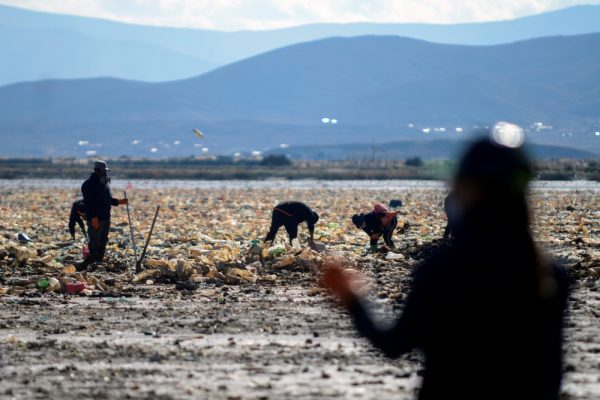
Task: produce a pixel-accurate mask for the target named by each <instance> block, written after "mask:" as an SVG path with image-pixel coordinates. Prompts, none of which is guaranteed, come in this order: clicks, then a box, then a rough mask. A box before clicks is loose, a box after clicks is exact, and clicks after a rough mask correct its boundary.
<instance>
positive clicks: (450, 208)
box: [444, 192, 458, 239]
mask: <svg viewBox="0 0 600 400" xmlns="http://www.w3.org/2000/svg"><path fill="white" fill-rule="evenodd" d="M444 212H445V213H446V219H447V220H448V222H447V223H446V229H445V230H444V239H452V238H453V237H454V231H455V230H456V219H457V215H456V214H457V212H458V210H457V205H456V199H455V198H454V193H453V192H450V193H448V196H446V198H445V199H444Z"/></svg>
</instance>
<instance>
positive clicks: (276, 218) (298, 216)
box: [264, 201, 319, 248]
mask: <svg viewBox="0 0 600 400" xmlns="http://www.w3.org/2000/svg"><path fill="white" fill-rule="evenodd" d="M318 220H319V215H318V214H317V213H316V212H314V211H313V210H311V208H310V207H309V206H307V205H306V204H304V203H301V202H299V201H286V202H283V203H279V204H278V205H277V206H276V207H275V208H273V214H272V216H271V228H270V229H269V233H268V234H267V237H266V238H265V240H264V241H265V243H266V242H273V240H275V236H276V235H277V231H278V230H279V228H281V227H282V226H284V227H285V230H286V231H287V234H288V236H289V238H290V243H292V242H293V240H294V239H296V238H297V237H298V225H300V224H301V223H303V222H306V224H307V225H308V232H309V233H310V242H309V245H310V247H311V248H315V242H314V232H315V224H316V223H317V221H318ZM292 245H293V243H292Z"/></svg>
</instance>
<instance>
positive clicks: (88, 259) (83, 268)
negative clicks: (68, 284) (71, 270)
mask: <svg viewBox="0 0 600 400" xmlns="http://www.w3.org/2000/svg"><path fill="white" fill-rule="evenodd" d="M94 262H96V261H95V260H94V259H93V258H92V257H90V256H88V257H86V258H85V259H84V260H83V261H82V262H80V263H79V264H75V269H76V270H77V271H79V272H81V271H87V269H88V267H89V266H90V265H92V264H93V263H94Z"/></svg>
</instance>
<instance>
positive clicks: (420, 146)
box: [267, 139, 600, 160]
mask: <svg viewBox="0 0 600 400" xmlns="http://www.w3.org/2000/svg"><path fill="white" fill-rule="evenodd" d="M466 143H467V142H466V141H463V140H448V139H433V140H423V139H421V140H403V141H396V142H385V143H346V144H332V145H306V146H291V147H288V148H286V149H281V148H274V149H271V150H269V151H267V153H268V154H285V155H287V156H288V157H290V158H292V159H295V160H348V159H350V160H371V159H373V158H375V159H377V160H386V159H387V160H399V159H400V160H401V159H407V158H411V157H420V158H422V159H425V160H427V159H454V158H456V157H458V156H459V155H460V152H461V151H462V150H463V149H464V147H465V144H466ZM527 151H528V152H529V153H530V155H531V157H533V158H535V159H557V158H569V159H577V160H585V159H588V160H589V159H598V158H600V155H598V154H594V153H592V152H589V151H585V150H578V149H573V148H570V147H562V146H549V145H542V144H528V145H527Z"/></svg>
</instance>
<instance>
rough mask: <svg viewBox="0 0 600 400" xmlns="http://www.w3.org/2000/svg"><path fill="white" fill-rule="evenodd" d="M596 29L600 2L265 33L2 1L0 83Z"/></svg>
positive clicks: (157, 77)
mask: <svg viewBox="0 0 600 400" xmlns="http://www.w3.org/2000/svg"><path fill="white" fill-rule="evenodd" d="M598 31H600V6H577V7H572V8H566V9H562V10H558V11H553V12H548V13H544V14H539V15H534V16H529V17H524V18H519V19H515V20H509V21H498V22H485V23H470V24H456V25H428V24H369V23H355V24H314V25H306V26H300V27H295V28H288V29H279V30H268V31H240V32H220V31H209V30H199V29H178V28H162V27H151V26H141V25H131V24H124V23H117V22H112V21H107V20H101V19H93V18H85V17H77V16H68V15H59V14H49V13H42V12H34V11H29V10H25V9H19V8H13V7H7V6H0V59H2V60H3V62H2V63H1V64H0V85H3V84H7V83H14V82H18V81H31V80H40V79H50V78H86V77H116V78H123V79H132V80H145V81H166V80H176V79H182V78H187V77H191V76H195V75H199V74H201V73H204V72H207V71H209V70H211V69H214V68H216V67H220V66H223V65H225V64H228V63H231V62H235V61H239V60H242V59H245V58H247V57H250V56H254V55H257V54H260V53H263V52H266V51H270V50H273V49H275V48H280V47H285V46H288V45H291V44H297V43H301V42H306V41H313V40H317V39H323V38H327V37H336V36H339V37H345V36H362V35H394V36H404V37H412V38H416V39H422V40H427V41H431V42H439V43H452V44H468V45H491V44H500V43H508V42H514V41H519V40H526V39H531V38H538V37H545V36H556V35H578V34H585V33H593V32H598Z"/></svg>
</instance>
